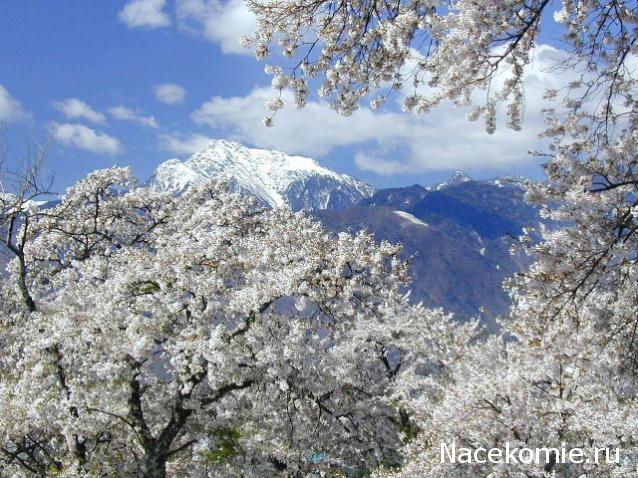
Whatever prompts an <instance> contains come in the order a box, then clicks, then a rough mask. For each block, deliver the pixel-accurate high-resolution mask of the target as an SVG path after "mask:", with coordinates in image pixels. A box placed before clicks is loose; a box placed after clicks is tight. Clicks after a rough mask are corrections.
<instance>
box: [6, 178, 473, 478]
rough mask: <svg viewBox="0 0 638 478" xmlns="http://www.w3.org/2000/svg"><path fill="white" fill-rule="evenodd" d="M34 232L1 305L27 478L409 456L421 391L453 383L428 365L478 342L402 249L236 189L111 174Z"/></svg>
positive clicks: (13, 433)
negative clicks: (432, 295) (141, 181)
mask: <svg viewBox="0 0 638 478" xmlns="http://www.w3.org/2000/svg"><path fill="white" fill-rule="evenodd" d="M19 237H21V238H22V242H23V243H24V248H23V251H24V252H23V254H24V261H20V260H18V259H16V260H14V261H13V262H12V263H11V264H10V266H9V272H10V274H11V275H10V278H8V279H7V280H6V281H5V284H3V286H5V287H3V294H7V296H8V297H10V300H7V301H6V302H5V301H3V302H2V304H3V307H2V316H1V318H2V324H3V333H2V340H3V342H4V347H3V354H2V371H3V372H2V374H3V380H2V383H1V385H0V397H2V398H1V400H2V403H3V405H4V406H3V407H2V410H3V411H2V412H1V415H0V427H1V428H2V436H3V439H2V440H3V442H2V449H1V451H0V469H1V470H2V471H3V473H4V474H8V475H11V476H25V477H31V476H49V475H50V474H52V473H53V474H56V475H57V476H69V477H78V476H82V477H84V476H96V477H97V476H109V477H110V476H123V477H145V478H161V477H164V476H192V477H200V476H220V477H221V476H224V477H225V476H247V477H248V476H255V477H257V476H259V477H263V476H276V475H277V474H278V473H286V474H287V476H307V474H308V473H310V472H312V471H313V470H315V471H324V472H327V471H330V470H333V471H335V472H336V471H347V470H350V471H357V470H359V471H363V470H372V469H375V468H378V467H381V466H396V465H398V464H399V463H400V461H401V457H400V455H399V453H398V450H399V449H400V447H401V445H402V443H403V442H404V441H405V440H406V439H407V437H408V435H409V433H407V432H408V431H409V430H411V429H412V426H413V423H412V421H411V418H410V416H409V414H408V413H407V412H406V410H405V408H404V407H403V403H404V402H405V401H406V398H407V395H406V394H410V393H412V394H419V395H422V396H424V395H427V394H428V393H434V387H431V386H430V387H429V388H428V385H427V381H423V382H419V383H418V384H416V382H413V377H415V376H420V375H423V374H424V372H423V371H424V370H426V369H428V368H429V369H431V372H429V373H426V375H427V376H429V377H430V380H431V381H434V380H435V379H434V377H435V376H436V375H437V374H438V375H441V376H443V375H444V373H443V372H442V371H441V370H440V369H441V367H442V366H441V365H436V364H442V363H446V362H447V361H448V360H450V359H451V356H452V354H453V353H455V352H454V351H455V350H457V349H458V350H462V349H463V347H464V346H465V344H466V343H467V342H468V341H469V340H470V338H471V337H472V335H473V330H474V327H473V325H468V326H466V327H465V328H463V331H464V333H462V334H455V333H454V332H453V328H452V325H451V317H449V316H447V315H445V314H444V313H443V312H442V311H429V310H426V309H424V308H422V307H420V306H414V305H410V304H409V302H408V298H407V297H406V296H405V295H404V294H403V292H402V287H403V285H404V284H405V282H406V280H407V275H406V274H407V265H406V264H405V263H404V262H402V261H400V260H399V259H398V253H399V251H400V248H399V247H398V246H394V245H390V244H387V243H381V244H375V243H374V241H373V239H372V238H371V236H370V235H368V234H365V233H358V234H354V235H352V234H340V235H339V236H338V237H337V238H333V237H331V236H330V235H329V234H327V233H326V232H324V231H323V230H322V228H321V226H320V225H318V224H317V223H315V222H313V221H312V220H310V219H308V218H306V217H305V216H303V215H302V214H300V213H297V214H295V213H292V212H289V211H284V210H263V209H259V208H258V207H256V206H255V204H254V203H253V202H252V201H251V200H249V199H247V198H245V197H243V196H241V195H239V194H236V193H232V192H230V191H229V190H228V189H227V188H226V187H225V186H224V185H223V184H220V183H215V182H211V183H209V184H205V185H202V186H199V187H194V188H192V189H191V190H189V191H187V192H186V193H185V194H184V195H182V196H173V195H171V194H168V193H162V192H159V191H156V190H153V189H150V188H146V187H138V186H137V185H136V183H135V180H134V178H133V177H132V176H131V173H130V170H128V169H126V168H113V169H109V170H102V171H96V172H94V173H92V174H90V175H89V176H88V177H87V178H85V179H83V180H81V181H79V182H78V183H77V184H76V185H74V186H72V187H71V188H69V190H68V191H67V193H66V195H65V196H64V197H63V199H62V200H61V201H60V203H59V204H57V205H55V206H54V207H52V208H49V209H46V210H45V211H42V212H41V213H40V214H38V215H37V216H33V217H32V218H31V220H30V222H29V227H28V228H27V227H26V226H25V224H23V225H22V226H21V229H20V232H19ZM22 276H24V285H25V287H26V289H27V292H28V294H27V295H24V294H21V293H19V292H20V288H21V287H22V285H21V284H22V279H21V277H22ZM29 298H30V299H31V301H32V305H31V301H29ZM433 364H434V365H436V366H434V365H433ZM411 383H415V384H416V385H410V384H411ZM406 433H407V434H406Z"/></svg>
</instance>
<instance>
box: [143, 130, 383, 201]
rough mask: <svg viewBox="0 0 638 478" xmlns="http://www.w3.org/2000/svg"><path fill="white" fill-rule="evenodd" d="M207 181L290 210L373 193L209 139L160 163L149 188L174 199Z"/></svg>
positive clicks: (294, 161) (302, 162)
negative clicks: (183, 157) (187, 154)
mask: <svg viewBox="0 0 638 478" xmlns="http://www.w3.org/2000/svg"><path fill="white" fill-rule="evenodd" d="M209 178H219V179H227V180H228V181H229V182H230V183H231V185H232V186H233V187H236V188H237V189H240V190H243V191H245V192H247V193H249V194H251V195H253V196H254V197H256V198H257V200H258V201H260V202H261V203H262V204H264V205H267V206H270V207H290V208H291V209H293V210H295V211H298V210H310V209H339V208H344V207H349V206H353V205H354V204H357V203H358V202H359V201H360V200H361V199H363V198H365V197H369V196H370V195H371V194H372V193H373V192H374V188H373V187H372V186H370V185H368V184H366V183H364V182H363V181H360V180H358V179H356V178H354V177H352V176H349V175H347V174H341V173H336V172H334V171H331V170H329V169H327V168H324V167H323V166H321V165H320V164H319V163H317V162H316V161H315V160H314V159H311V158H307V157H304V156H291V155H287V154H285V153H282V152H280V151H274V150H266V149H257V148H248V147H246V146H243V145H241V144H239V143H235V142H233V141H228V140H211V142H210V143H209V144H208V146H207V147H206V148H205V149H204V150H202V151H200V152H198V153H195V154H193V155H192V156H190V157H189V158H188V159H186V160H185V161H181V160H179V159H170V160H168V161H165V162H163V163H161V164H160V165H159V166H158V167H157V168H156V170H155V173H154V174H153V176H152V177H151V180H150V184H151V185H152V186H153V187H156V188H159V189H162V190H165V191H171V192H174V193H178V194H179V193H181V192H183V191H184V190H185V189H186V188H188V187H189V186H190V185H191V184H195V183H197V182H200V181H204V180H206V179H209Z"/></svg>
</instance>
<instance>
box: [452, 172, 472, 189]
mask: <svg viewBox="0 0 638 478" xmlns="http://www.w3.org/2000/svg"><path fill="white" fill-rule="evenodd" d="M471 180H472V178H471V177H469V176H468V175H467V174H465V173H464V172H463V171H454V174H452V176H450V179H448V180H447V184H448V185H450V186H454V185H456V184H461V183H464V182H466V181H471Z"/></svg>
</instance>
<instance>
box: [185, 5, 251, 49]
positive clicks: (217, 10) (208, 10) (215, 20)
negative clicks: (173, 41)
mask: <svg viewBox="0 0 638 478" xmlns="http://www.w3.org/2000/svg"><path fill="white" fill-rule="evenodd" d="M177 19H178V21H179V25H180V27H181V28H183V29H185V30H190V31H193V32H196V33H199V34H201V35H203V36H204V37H205V38H206V39H208V40H210V41H213V42H216V43H218V44H219V46H220V48H221V50H222V52H223V53H234V54H240V55H241V54H243V55H252V52H251V51H250V50H249V49H246V48H243V47H241V46H240V45H239V40H240V38H241V37H242V36H246V35H250V34H251V33H253V32H254V31H255V27H256V20H255V15H254V14H253V13H252V12H251V11H250V10H249V9H248V7H246V5H245V3H244V1H243V0H177Z"/></svg>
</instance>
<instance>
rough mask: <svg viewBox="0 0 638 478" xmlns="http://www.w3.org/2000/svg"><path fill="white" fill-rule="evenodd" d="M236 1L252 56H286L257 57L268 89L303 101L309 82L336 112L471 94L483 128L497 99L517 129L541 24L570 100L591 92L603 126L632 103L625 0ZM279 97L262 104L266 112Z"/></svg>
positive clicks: (637, 15) (631, 20)
mask: <svg viewBox="0 0 638 478" xmlns="http://www.w3.org/2000/svg"><path fill="white" fill-rule="evenodd" d="M247 5H248V6H249V8H250V9H251V10H252V11H253V12H254V13H255V15H256V17H257V22H258V24H257V30H256V32H255V33H254V34H253V35H252V36H250V37H247V38H245V39H244V40H243V41H244V45H245V46H246V47H250V48H253V49H254V51H255V53H256V55H257V57H258V58H266V57H270V56H274V55H278V54H281V55H283V56H284V57H287V58H289V60H277V61H275V62H274V64H272V65H269V66H267V72H269V73H271V74H272V75H273V80H272V84H273V87H274V88H276V89H278V90H280V91H284V90H291V91H293V92H294V94H295V104H296V106H297V107H303V106H304V105H305V104H306V103H307V101H308V98H309V95H310V92H311V90H312V89H313V87H314V86H315V85H317V86H318V92H319V95H320V96H322V97H325V98H327V99H328V100H329V101H330V103H331V105H332V106H333V107H334V109H335V110H337V111H338V112H340V113H342V114H346V115H348V114H350V113H352V112H353V111H354V110H355V109H356V108H357V107H358V106H359V104H360V103H361V102H362V101H369V102H370V104H371V105H372V107H377V106H379V105H381V104H382V103H383V102H384V101H385V99H386V97H387V96H388V94H390V93H392V91H400V93H401V94H400V97H401V98H402V103H403V107H404V109H405V110H407V111H415V112H427V111H429V110H430V109H431V108H432V107H433V106H435V105H437V104H438V103H440V102H441V101H443V100H451V101H454V102H456V103H457V104H469V103H473V104H474V105H475V106H476V109H475V110H474V112H472V113H471V115H470V116H471V117H473V118H478V117H479V116H483V117H484V118H485V121H486V128H487V130H488V131H490V132H491V131H494V128H495V115H496V111H497V107H498V105H499V104H500V103H505V104H506V105H507V115H508V125H509V126H510V127H511V128H513V129H518V128H520V124H521V123H520V122H521V116H522V114H523V110H524V107H525V95H524V84H523V79H524V74H525V68H526V66H527V65H528V64H529V62H530V59H531V53H532V51H533V49H534V47H535V46H536V45H537V44H538V42H539V36H540V34H541V30H542V29H545V30H548V31H551V32H552V33H555V37H557V38H556V40H557V41H560V47H561V48H562V49H563V50H565V58H564V60H563V61H562V62H561V64H560V65H556V66H557V67H563V68H568V69H569V70H570V71H571V74H573V75H574V76H575V78H576V79H575V81H574V83H573V84H572V85H570V87H572V88H573V87H576V85H578V87H579V91H580V92H581V93H582V94H581V95H580V96H579V97H578V98H574V99H573V101H572V102H571V103H570V107H571V109H573V110H576V111H581V110H584V109H585V108H584V103H587V102H588V101H589V100H591V101H589V102H592V103H596V104H598V105H599V106H600V111H599V112H598V119H602V120H603V123H604V124H605V125H606V126H605V127H606V128H609V127H611V125H612V123H613V121H614V119H615V118H616V116H617V115H618V114H622V111H623V110H624V109H625V107H626V105H624V102H625V101H626V102H628V103H629V104H631V105H633V103H634V101H635V100H634V99H633V95H632V93H631V91H632V88H633V87H634V86H635V84H634V82H635V75H634V73H633V71H634V68H633V65H634V63H635V54H636V52H637V51H638V45H637V44H636V34H635V29H636V26H637V21H638V6H637V4H636V2H633V1H616V0H609V1H578V2H576V1H572V0H563V1H561V0H551V1H550V0H525V1H504V2H493V1H489V0H478V1H476V0H455V1H437V0H431V1H426V2H421V1H412V0H400V1H397V2H385V1H381V0H362V1H359V2H354V3H353V2H347V1H335V2H306V1H298V0H275V1H271V0H268V1H263V0H247ZM558 37H562V38H558ZM473 93H479V94H477V95H473ZM549 94H550V96H551V95H552V94H553V92H549ZM283 99H284V96H282V95H280V97H279V98H275V99H273V100H272V101H270V102H269V104H268V107H269V108H270V109H271V110H273V111H275V112H276V111H277V110H278V109H280V108H282V107H283V106H284V101H283ZM267 123H268V124H272V116H269V117H268V118H267Z"/></svg>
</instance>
